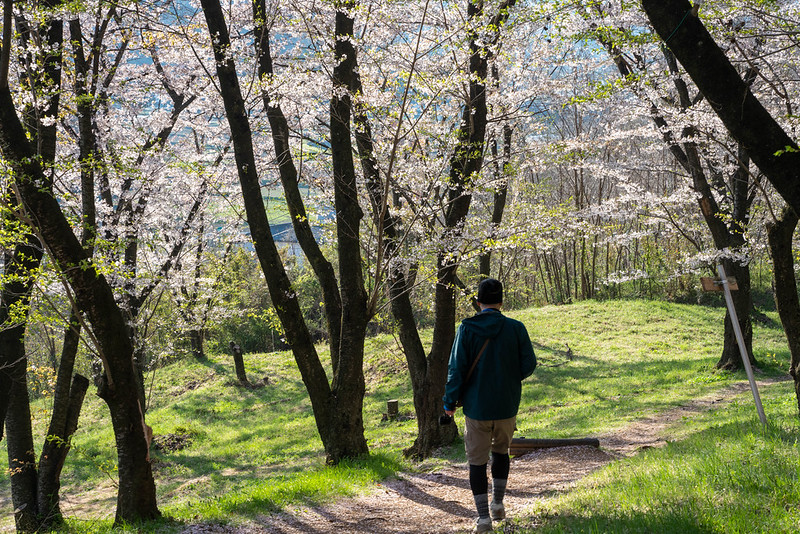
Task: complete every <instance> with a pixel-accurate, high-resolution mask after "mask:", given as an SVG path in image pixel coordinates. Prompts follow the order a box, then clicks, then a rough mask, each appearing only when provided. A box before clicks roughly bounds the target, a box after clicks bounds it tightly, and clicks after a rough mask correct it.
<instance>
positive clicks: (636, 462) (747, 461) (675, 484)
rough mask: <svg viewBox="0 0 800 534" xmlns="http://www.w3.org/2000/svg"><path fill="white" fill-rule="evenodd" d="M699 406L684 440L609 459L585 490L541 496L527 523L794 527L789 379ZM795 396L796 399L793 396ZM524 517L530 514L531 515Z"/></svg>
mask: <svg viewBox="0 0 800 534" xmlns="http://www.w3.org/2000/svg"><path fill="white" fill-rule="evenodd" d="M762 398H763V399H764V403H765V411H766V412H767V413H768V417H769V419H770V424H769V426H768V427H767V428H766V429H764V428H762V426H761V424H760V422H759V421H758V418H757V416H756V413H755V407H754V406H753V402H752V397H749V392H748V394H747V395H743V396H741V397H740V398H739V400H738V401H737V402H734V403H733V404H731V405H730V406H729V407H727V408H725V409H722V410H720V411H714V412H709V413H705V414H702V415H700V416H698V417H697V418H695V420H692V421H683V422H682V423H681V425H690V426H693V427H694V428H695V429H698V431H697V432H695V433H694V434H692V435H691V436H690V437H688V438H687V439H686V440H683V441H679V442H674V443H670V444H669V445H668V446H666V447H665V448H663V449H651V450H648V451H646V452H643V453H641V454H639V455H637V456H635V457H633V458H630V459H627V460H624V461H620V462H616V463H613V464H609V465H608V466H607V467H605V468H603V469H602V470H601V471H599V472H598V473H596V474H595V475H593V476H591V477H590V478H588V479H586V480H584V481H583V482H582V483H580V485H579V487H578V489H576V490H574V491H571V492H570V493H567V494H565V495H563V496H562V497H559V498H557V499H556V500H554V501H551V502H544V503H542V504H540V506H539V509H538V510H537V512H536V514H535V516H534V518H533V522H534V523H535V524H536V525H537V528H536V529H523V530H522V531H523V532H537V533H539V532H541V533H544V534H548V533H556V532H575V533H579V532H580V533H582V532H587V533H589V532H631V533H633V532H642V533H644V532H659V533H661V532H675V533H678V532H681V533H692V532H703V533H705V532H708V533H712V532H719V533H733V532H741V533H745V532H797V531H798V530H799V529H800V505H799V504H798V503H800V448H798V442H797V438H798V430H800V428H799V426H800V425H799V424H798V420H797V405H796V401H795V396H794V391H793V389H792V387H791V384H790V383H779V384H775V385H771V386H769V387H768V388H765V389H764V391H763V392H762ZM787 400H788V401H791V402H787ZM523 523H530V520H524V521H523Z"/></svg>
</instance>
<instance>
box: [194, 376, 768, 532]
mask: <svg viewBox="0 0 800 534" xmlns="http://www.w3.org/2000/svg"><path fill="white" fill-rule="evenodd" d="M776 381H779V380H768V381H764V382H759V387H763V386H766V385H768V384H771V383H774V382H776ZM743 393H748V394H749V385H748V383H747V382H744V383H739V384H734V385H731V386H729V387H727V388H725V389H722V390H720V391H717V392H714V393H713V394H711V395H709V396H707V397H703V398H700V399H696V400H694V401H692V402H691V403H689V404H687V405H685V406H679V407H677V408H674V409H672V410H669V411H667V412H664V413H660V414H657V415H654V416H652V417H647V418H644V419H640V420H637V421H635V422H633V423H631V424H629V425H627V426H625V427H624V428H622V429H619V430H617V431H614V432H612V433H609V434H607V435H603V436H599V439H600V446H601V449H596V448H593V447H565V448H560V449H549V450H541V451H536V452H533V453H529V454H526V455H523V456H519V457H517V458H514V459H512V462H511V476H510V478H509V490H508V493H507V496H506V499H505V504H506V511H507V513H508V514H509V515H517V516H518V515H525V513H526V511H527V510H528V509H530V508H532V507H533V506H534V505H535V503H536V501H538V500H541V499H545V498H547V497H548V496H551V495H552V494H554V493H559V492H563V491H566V490H568V489H569V488H570V487H572V486H573V485H574V484H575V483H576V482H577V481H578V480H579V479H581V478H583V477H585V476H586V475H588V474H589V473H591V472H592V471H594V470H596V469H598V468H600V467H602V466H603V465H605V464H607V463H609V462H611V461H613V460H614V459H617V458H623V457H626V456H631V455H633V454H635V453H636V452H637V451H639V450H641V449H642V448H649V447H659V446H662V445H664V444H665V443H666V440H665V439H664V436H663V434H664V431H665V430H666V429H667V428H668V427H669V426H670V425H672V424H673V423H676V422H677V421H680V420H681V419H682V418H683V417H689V416H691V415H693V414H698V413H700V412H703V411H706V410H709V409H711V408H713V407H715V406H716V405H718V404H720V403H722V402H726V401H729V400H731V399H732V398H733V397H735V396H737V395H740V394H743ZM474 516H475V512H474V507H473V503H472V495H471V493H470V491H469V481H468V478H467V466H466V464H457V465H452V466H449V467H447V468H445V469H442V470H440V471H437V472H435V473H422V474H413V473H403V474H401V475H400V476H399V477H398V478H397V479H394V480H388V481H386V482H385V483H383V484H381V485H380V486H379V487H378V488H377V490H376V491H375V492H373V493H370V494H369V495H365V496H361V497H357V498H352V499H343V500H341V501H338V502H336V503H333V504H329V505H325V506H320V507H304V508H299V509H296V510H292V511H289V512H284V513H280V514H275V515H270V516H263V517H261V518H259V519H258V520H257V521H255V522H253V523H251V524H249V525H246V526H242V527H236V528H232V527H222V526H218V525H202V524H200V525H192V526H190V527H188V528H187V529H185V530H184V531H183V532H184V534H202V533H226V534H244V533H256V534H331V533H334V532H335V533H351V534H399V533H411V532H414V533H425V534H451V533H461V532H470V529H471V528H472V527H473V524H474V523H473V522H474Z"/></svg>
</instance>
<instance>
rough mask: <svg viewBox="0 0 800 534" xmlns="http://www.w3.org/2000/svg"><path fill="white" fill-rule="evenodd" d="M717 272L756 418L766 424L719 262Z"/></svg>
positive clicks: (729, 292)
mask: <svg viewBox="0 0 800 534" xmlns="http://www.w3.org/2000/svg"><path fill="white" fill-rule="evenodd" d="M717 272H718V273H719V278H720V281H721V283H722V289H723V290H724V291H725V303H726V304H727V305H728V313H729V314H730V316H731V323H733V332H734V333H735V334H736V344H737V345H739V354H741V356H742V364H743V365H744V370H745V371H747V380H749V381H750V390H751V391H752V392H753V400H754V401H755V403H756V411H758V418H759V419H761V424H762V425H764V426H767V416H766V415H764V407H763V406H762V405H761V396H760V395H759V394H758V386H757V385H756V379H755V377H754V376H753V368H752V366H751V365H750V356H749V355H748V354H747V345H745V344H744V336H743V335H742V329H741V327H740V326H739V318H738V316H737V315H736V308H734V306H733V297H732V296H731V289H732V288H731V287H730V284H729V282H728V277H727V276H725V268H724V267H723V266H722V264H721V263H720V264H719V265H717Z"/></svg>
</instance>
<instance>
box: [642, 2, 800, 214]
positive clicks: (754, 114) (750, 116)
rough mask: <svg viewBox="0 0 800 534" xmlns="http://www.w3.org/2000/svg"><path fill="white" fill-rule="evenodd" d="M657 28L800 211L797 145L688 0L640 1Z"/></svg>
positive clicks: (730, 127)
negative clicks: (758, 97)
mask: <svg viewBox="0 0 800 534" xmlns="http://www.w3.org/2000/svg"><path fill="white" fill-rule="evenodd" d="M642 8H643V9H644V11H645V13H646V14H647V17H648V18H649V19H650V22H651V23H652V24H653V27H654V28H655V30H656V32H657V33H658V35H659V36H661V38H662V39H664V40H665V41H666V45H667V46H669V48H670V50H672V52H673V53H674V54H675V56H676V57H677V58H678V61H680V62H681V64H682V65H683V67H684V68H685V69H686V72H687V73H688V74H689V76H690V77H691V78H692V80H693V81H694V83H695V85H697V87H698V89H700V92H701V93H703V96H704V97H705V99H706V100H708V102H709V104H710V105H711V107H712V108H713V109H714V111H715V112H716V114H717V115H718V116H719V118H720V119H721V120H722V122H723V123H724V124H725V127H726V128H727V129H728V132H730V134H731V136H732V137H733V138H734V139H736V140H737V141H738V143H739V144H740V145H741V146H742V147H743V148H744V150H745V151H746V152H747V153H748V154H749V155H750V157H751V158H752V159H753V162H754V163H755V164H756V166H758V168H759V169H761V172H763V173H764V175H765V176H766V177H767V179H768V180H769V181H770V182H771V183H772V185H773V186H775V189H776V190H777V191H778V192H779V193H780V194H781V196H782V197H783V198H784V200H786V202H787V203H788V204H789V205H790V206H792V208H794V210H795V212H800V150H798V147H797V144H796V143H795V142H794V140H793V139H792V138H790V137H789V136H788V135H787V134H786V132H785V131H784V130H783V128H781V126H780V125H779V124H778V122H777V121H776V120H775V119H774V118H773V117H772V115H770V113H769V112H768V111H767V110H766V109H765V108H764V106H763V105H762V104H761V102H759V101H758V100H757V99H756V97H755V96H754V95H753V93H752V91H751V90H750V85H749V83H747V81H746V80H744V79H743V77H742V76H741V75H740V74H739V72H738V71H737V70H736V68H735V67H734V66H733V65H732V64H731V62H730V60H728V58H727V57H726V56H725V53H724V52H723V51H722V50H721V49H720V48H719V46H718V45H717V43H716V42H714V39H713V37H711V35H710V34H709V33H708V30H706V28H705V27H704V26H703V23H702V22H701V21H700V19H699V18H698V17H696V16H694V15H691V14H689V13H690V10H691V5H690V4H689V2H688V1H687V0H642Z"/></svg>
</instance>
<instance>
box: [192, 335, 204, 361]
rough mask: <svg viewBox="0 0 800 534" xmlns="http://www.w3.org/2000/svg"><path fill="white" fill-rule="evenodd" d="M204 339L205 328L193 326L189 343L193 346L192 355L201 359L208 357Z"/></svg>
mask: <svg viewBox="0 0 800 534" xmlns="http://www.w3.org/2000/svg"><path fill="white" fill-rule="evenodd" d="M204 340H205V330H204V329H203V328H193V329H191V330H189V344H190V346H191V350H192V355H193V356H194V357H195V359H197V360H199V361H203V360H205V359H206V352H205V343H204Z"/></svg>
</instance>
